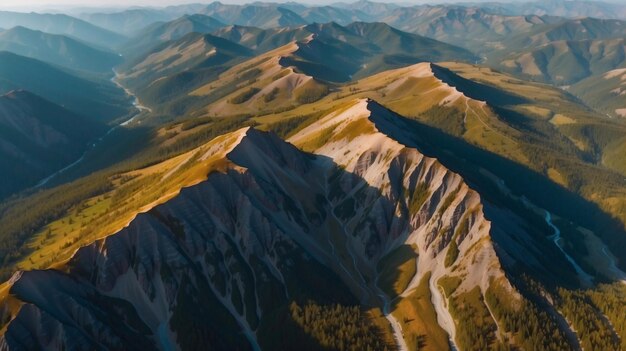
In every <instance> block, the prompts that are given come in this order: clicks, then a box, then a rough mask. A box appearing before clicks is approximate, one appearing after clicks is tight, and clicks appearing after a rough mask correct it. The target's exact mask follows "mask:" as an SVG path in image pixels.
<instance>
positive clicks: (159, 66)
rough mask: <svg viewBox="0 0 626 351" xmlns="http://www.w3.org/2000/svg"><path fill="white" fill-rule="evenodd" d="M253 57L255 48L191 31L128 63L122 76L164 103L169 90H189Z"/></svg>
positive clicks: (147, 96)
mask: <svg viewBox="0 0 626 351" xmlns="http://www.w3.org/2000/svg"><path fill="white" fill-rule="evenodd" d="M251 56H253V51H252V50H250V49H248V48H246V47H243V46H241V45H239V44H236V43H234V42H231V41H229V40H226V39H223V38H220V37H216V36H213V35H210V34H201V33H189V34H187V35H185V36H184V37H182V38H180V39H178V40H172V41H168V42H165V43H163V44H161V45H159V46H157V47H155V48H153V49H152V50H150V52H149V53H147V54H146V55H145V56H143V57H139V58H137V59H135V60H133V61H129V62H127V63H126V64H125V65H124V67H123V68H125V69H124V71H123V74H122V75H121V76H120V79H122V80H123V81H124V82H125V84H126V85H128V86H129V87H131V88H132V89H136V90H138V91H139V92H140V94H141V95H142V97H145V98H144V99H145V101H147V102H148V103H163V102H164V100H163V97H164V96H163V94H164V93H167V91H168V90H169V94H176V93H180V92H185V91H186V89H188V88H187V86H188V85H192V84H194V83H195V84H197V80H201V79H209V78H210V77H212V76H213V77H214V76H216V75H217V74H219V73H220V72H222V71H224V70H225V69H226V68H228V67H230V66H232V65H233V64H234V63H236V62H240V61H242V60H244V59H245V58H249V57H251ZM154 91H156V92H154Z"/></svg>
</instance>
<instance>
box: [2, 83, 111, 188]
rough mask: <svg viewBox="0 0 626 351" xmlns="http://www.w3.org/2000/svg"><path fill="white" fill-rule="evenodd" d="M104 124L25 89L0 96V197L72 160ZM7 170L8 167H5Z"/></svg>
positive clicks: (35, 180)
mask: <svg viewBox="0 0 626 351" xmlns="http://www.w3.org/2000/svg"><path fill="white" fill-rule="evenodd" d="M104 131H105V127H104V125H102V124H99V123H97V122H95V121H93V120H90V119H88V118H84V117H81V116H78V115H76V114H75V113H72V112H70V111H68V110H66V109H64V108H62V107H60V106H58V105H55V104H52V103H50V102H48V101H46V100H44V99H42V98H40V97H38V96H36V95H33V94H31V93H29V92H26V91H12V92H10V93H8V94H5V95H2V96H0V167H1V168H2V169H4V170H5V171H4V172H2V174H1V175H0V198H4V197H5V196H7V195H8V194H12V193H15V192H16V191H18V190H21V189H24V188H25V187H27V186H30V185H34V184H35V183H36V182H37V181H39V180H41V179H42V178H45V177H46V176H47V175H49V174H51V173H53V172H54V171H56V170H58V169H61V168H63V167H64V166H65V165H67V164H69V163H71V162H73V161H74V160H76V159H77V158H78V157H80V155H81V154H82V152H83V151H84V150H85V149H86V148H87V143H88V142H89V141H91V140H92V139H95V138H96V137H98V136H100V135H101V134H103V133H104ZM8 170H10V171H8Z"/></svg>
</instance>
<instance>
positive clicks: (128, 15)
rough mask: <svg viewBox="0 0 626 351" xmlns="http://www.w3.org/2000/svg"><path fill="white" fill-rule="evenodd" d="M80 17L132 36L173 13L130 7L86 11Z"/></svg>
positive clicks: (166, 18) (167, 19)
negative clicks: (118, 10) (117, 9)
mask: <svg viewBox="0 0 626 351" xmlns="http://www.w3.org/2000/svg"><path fill="white" fill-rule="evenodd" d="M80 18H81V19H84V20H85V21H87V22H89V23H92V24H95V25H96V26H99V27H102V28H105V29H108V30H110V31H112V32H117V33H120V34H124V35H126V36H132V35H134V34H137V32H138V31H139V30H141V29H144V28H145V27H148V26H149V25H152V24H154V23H156V22H162V21H169V20H171V19H172V18H174V15H172V14H168V13H167V12H166V11H161V10H152V9H132V10H126V11H122V12H114V13H87V14H82V15H81V16H80Z"/></svg>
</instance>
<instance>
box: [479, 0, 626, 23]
mask: <svg viewBox="0 0 626 351" xmlns="http://www.w3.org/2000/svg"><path fill="white" fill-rule="evenodd" d="M475 5H476V6H482V7H485V8H489V9H492V10H495V11H499V12H501V13H506V14H513V15H528V14H533V15H539V16H543V15H549V16H561V17H569V18H575V17H595V18H615V19H626V4H624V3H622V2H618V1H612V2H611V1H606V2H605V1H601V0H600V1H584V0H544V1H532V2H524V1H511V2H487V3H476V4H475Z"/></svg>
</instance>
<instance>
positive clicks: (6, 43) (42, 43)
mask: <svg viewBox="0 0 626 351" xmlns="http://www.w3.org/2000/svg"><path fill="white" fill-rule="evenodd" d="M0 50H1V51H9V52H12V53H14V54H17V55H21V56H26V57H30V58H34V59H37V60H40V61H44V62H48V63H52V64H55V65H58V66H63V67H66V68H71V69H76V70H86V71H95V72H102V73H105V72H106V73H109V72H111V69H112V68H113V67H114V66H116V65H117V64H119V63H121V62H122V59H121V58H120V57H119V55H116V54H114V53H112V52H107V51H102V50H99V49H95V48H93V47H91V46H88V45H86V44H84V43H82V42H79V41H77V40H74V39H71V38H69V37H66V36H62V35H55V34H47V33H44V32H40V31H34V30H30V29H27V28H25V27H15V28H12V29H10V30H7V31H4V32H0Z"/></svg>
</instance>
